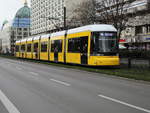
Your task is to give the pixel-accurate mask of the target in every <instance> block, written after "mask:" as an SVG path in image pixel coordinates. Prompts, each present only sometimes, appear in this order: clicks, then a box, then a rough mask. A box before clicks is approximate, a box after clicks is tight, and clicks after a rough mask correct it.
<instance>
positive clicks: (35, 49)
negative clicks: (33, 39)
mask: <svg viewBox="0 0 150 113" xmlns="http://www.w3.org/2000/svg"><path fill="white" fill-rule="evenodd" d="M34 52H38V43H34Z"/></svg>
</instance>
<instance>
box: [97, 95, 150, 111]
mask: <svg viewBox="0 0 150 113" xmlns="http://www.w3.org/2000/svg"><path fill="white" fill-rule="evenodd" d="M98 96H99V97H101V98H104V99H107V100H110V101H113V102H116V103H120V104H123V105H125V106H128V107H131V108H134V109H137V110H140V111H144V112H146V113H150V110H148V109H144V108H142V107H138V106H135V105H132V104H129V103H126V102H123V101H120V100H117V99H114V98H111V97H107V96H104V95H98Z"/></svg>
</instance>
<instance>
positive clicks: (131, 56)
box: [120, 50, 150, 69]
mask: <svg viewBox="0 0 150 113" xmlns="http://www.w3.org/2000/svg"><path fill="white" fill-rule="evenodd" d="M120 59H121V60H120V63H121V65H122V66H123V65H124V66H127V67H128V68H138V69H148V68H149V69H150V51H145V50H130V51H129V50H124V51H120Z"/></svg>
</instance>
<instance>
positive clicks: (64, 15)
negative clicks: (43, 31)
mask: <svg viewBox="0 0 150 113" xmlns="http://www.w3.org/2000/svg"><path fill="white" fill-rule="evenodd" d="M66 28H67V26H66V2H65V0H64V30H66Z"/></svg>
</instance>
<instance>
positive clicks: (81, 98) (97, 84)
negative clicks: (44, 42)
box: [0, 58, 150, 113]
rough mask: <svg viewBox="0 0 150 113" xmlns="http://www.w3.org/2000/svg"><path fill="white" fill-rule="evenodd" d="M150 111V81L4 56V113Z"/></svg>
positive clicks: (0, 105)
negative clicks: (11, 58) (139, 80)
mask: <svg viewBox="0 0 150 113" xmlns="http://www.w3.org/2000/svg"><path fill="white" fill-rule="evenodd" d="M8 112H9V113H150V84H149V83H144V82H137V81H133V80H127V79H122V78H117V77H110V76H107V75H104V74H97V73H90V72H86V71H80V70H75V69H67V68H62V67H54V66H47V65H44V64H37V63H30V62H24V61H17V60H10V59H4V58H0V113H8Z"/></svg>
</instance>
